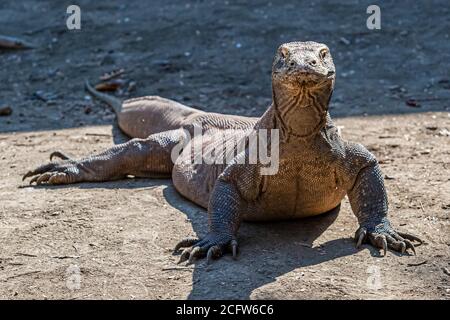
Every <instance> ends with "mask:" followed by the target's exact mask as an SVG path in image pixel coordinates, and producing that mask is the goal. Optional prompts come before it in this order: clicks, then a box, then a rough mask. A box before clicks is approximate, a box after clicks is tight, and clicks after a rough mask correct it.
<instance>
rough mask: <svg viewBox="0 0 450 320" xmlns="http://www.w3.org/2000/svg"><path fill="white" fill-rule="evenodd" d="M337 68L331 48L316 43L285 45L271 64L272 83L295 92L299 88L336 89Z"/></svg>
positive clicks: (290, 43) (291, 43)
mask: <svg viewBox="0 0 450 320" xmlns="http://www.w3.org/2000/svg"><path fill="white" fill-rule="evenodd" d="M335 72H336V70H335V67H334V63H333V59H332V57H331V54H330V51H329V49H328V47H327V46H326V45H324V44H322V43H317V42H312V41H308V42H289V43H285V44H282V45H281V46H280V47H279V48H278V50H277V53H276V55H275V58H274V61H273V65H272V82H273V83H274V84H275V85H277V86H278V85H281V86H283V87H284V88H285V89H288V90H293V91H296V90H298V89H299V88H300V87H308V88H314V87H323V86H326V87H329V88H331V89H332V88H333V85H334V79H335Z"/></svg>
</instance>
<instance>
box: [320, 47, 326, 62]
mask: <svg viewBox="0 0 450 320" xmlns="http://www.w3.org/2000/svg"><path fill="white" fill-rule="evenodd" d="M327 54H328V50H327V49H322V50H320V54H319V55H320V58H321V59H322V60H323V59H325V58H326V56H327Z"/></svg>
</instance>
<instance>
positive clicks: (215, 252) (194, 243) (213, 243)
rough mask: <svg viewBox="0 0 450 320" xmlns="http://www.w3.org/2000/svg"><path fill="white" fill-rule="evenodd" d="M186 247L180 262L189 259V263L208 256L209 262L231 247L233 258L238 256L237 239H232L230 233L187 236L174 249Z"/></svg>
mask: <svg viewBox="0 0 450 320" xmlns="http://www.w3.org/2000/svg"><path fill="white" fill-rule="evenodd" d="M185 247H187V248H186V249H184V250H183V252H182V253H181V256H180V260H179V261H178V263H182V262H184V261H187V264H188V265H189V264H191V263H193V262H194V261H195V260H196V259H197V258H203V257H205V256H206V261H207V263H208V264H209V263H210V262H211V261H212V259H214V258H219V257H221V256H222V255H223V252H224V251H225V248H231V251H232V252H233V258H236V256H237V241H236V240H234V239H231V237H230V236H228V235H222V234H216V233H208V235H206V237H204V238H203V239H197V238H186V239H183V240H181V241H180V242H178V244H177V245H176V246H175V250H174V251H175V252H176V251H178V250H179V249H180V248H185Z"/></svg>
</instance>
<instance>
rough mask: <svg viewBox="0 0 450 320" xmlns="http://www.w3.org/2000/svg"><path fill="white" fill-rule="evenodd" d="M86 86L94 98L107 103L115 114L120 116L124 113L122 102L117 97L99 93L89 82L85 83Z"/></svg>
mask: <svg viewBox="0 0 450 320" xmlns="http://www.w3.org/2000/svg"><path fill="white" fill-rule="evenodd" d="M84 86H85V88H86V90H87V91H88V92H89V93H90V94H91V95H92V96H93V97H94V98H97V99H98V100H100V101H103V102H105V103H106V104H108V105H109V106H110V107H111V108H113V110H114V113H115V114H116V115H118V114H119V113H120V112H121V111H122V101H121V100H120V99H118V98H116V97H113V96H110V95H108V94H106V93H102V92H99V91H97V90H95V89H94V88H93V87H92V86H91V85H90V83H89V81H88V80H86V81H85V83H84Z"/></svg>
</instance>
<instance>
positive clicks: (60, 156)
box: [50, 151, 71, 161]
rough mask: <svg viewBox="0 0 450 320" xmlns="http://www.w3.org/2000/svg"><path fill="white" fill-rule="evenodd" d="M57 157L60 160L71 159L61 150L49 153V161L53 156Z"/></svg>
mask: <svg viewBox="0 0 450 320" xmlns="http://www.w3.org/2000/svg"><path fill="white" fill-rule="evenodd" d="M55 157H56V158H59V159H61V160H71V158H70V157H69V156H68V155H66V154H65V153H63V152H61V151H54V152H52V153H50V161H52V160H53V158H55Z"/></svg>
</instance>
